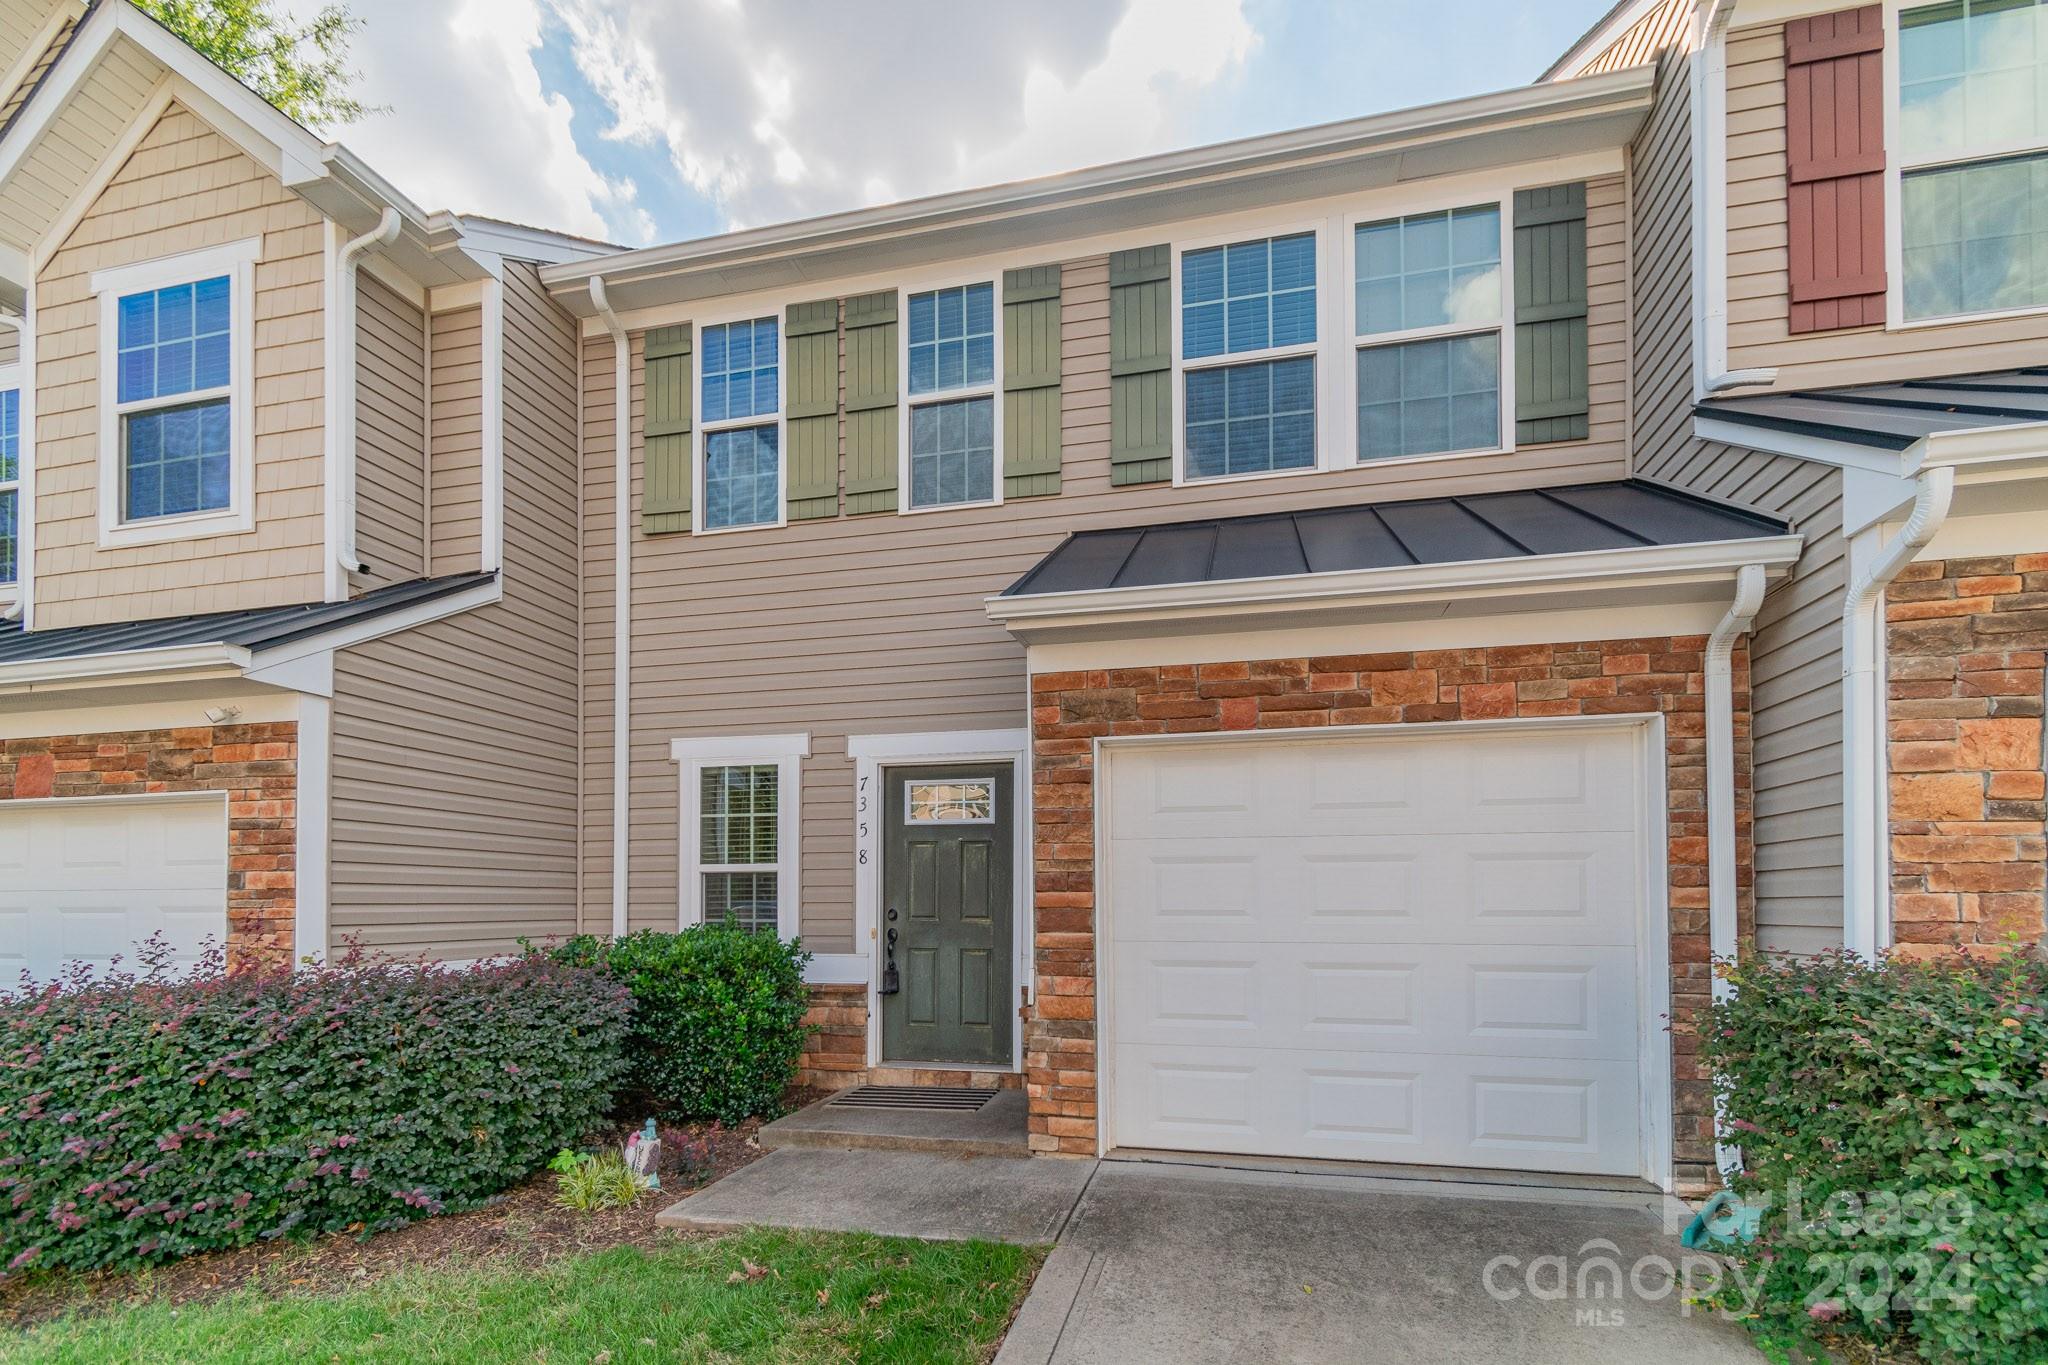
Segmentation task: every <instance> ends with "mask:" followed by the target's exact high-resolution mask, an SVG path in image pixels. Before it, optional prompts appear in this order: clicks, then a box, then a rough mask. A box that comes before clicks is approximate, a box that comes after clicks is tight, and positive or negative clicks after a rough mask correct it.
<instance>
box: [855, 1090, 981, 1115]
mask: <svg viewBox="0 0 2048 1365" xmlns="http://www.w3.org/2000/svg"><path fill="white" fill-rule="evenodd" d="M1001 1093H1002V1092H1001V1091H1000V1090H975V1089H972V1088H970V1087H967V1086H960V1085H857V1086H855V1087H854V1088H853V1089H851V1090H842V1091H840V1092H839V1094H838V1095H836V1096H834V1097H833V1099H832V1103H833V1104H835V1105H838V1104H843V1105H846V1106H847V1107H848V1108H851V1109H926V1110H933V1109H937V1110H948V1111H955V1112H962V1113H972V1112H973V1111H974V1110H976V1109H979V1108H981V1107H982V1106H983V1105H984V1104H987V1103H988V1102H989V1101H990V1100H992V1099H994V1098H995V1097H996V1096H997V1095H999V1094H1001Z"/></svg>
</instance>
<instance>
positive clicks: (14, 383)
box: [0, 363, 29, 606]
mask: <svg viewBox="0 0 2048 1365" xmlns="http://www.w3.org/2000/svg"><path fill="white" fill-rule="evenodd" d="M22 368H23V367H22V366H21V365H20V364H19V363H17V364H13V365H0V393H6V392H8V391H9V390H13V391H14V392H15V394H16V395H17V397H16V399H15V414H16V417H17V419H18V420H19V421H20V423H21V428H20V432H19V435H18V436H17V438H16V440H15V443H14V455H15V462H14V477H13V478H11V479H0V493H13V494H14V577H13V578H11V579H6V580H0V606H12V605H13V604H14V602H15V601H16V600H18V599H19V598H20V596H21V580H22V579H23V578H24V577H26V576H27V570H28V566H27V565H26V564H25V563H24V562H23V561H24V560H26V559H27V557H28V556H27V554H26V553H25V546H26V544H27V539H28V537H27V534H26V524H27V521H28V505H27V499H26V498H25V497H24V496H23V493H22V487H21V474H22V463H23V461H24V459H25V458H26V453H25V452H26V447H27V446H28V416H29V413H28V395H27V394H26V393H25V392H23V390H22V387H21V372H22Z"/></svg>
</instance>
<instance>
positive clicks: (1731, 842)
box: [1705, 564, 1765, 997]
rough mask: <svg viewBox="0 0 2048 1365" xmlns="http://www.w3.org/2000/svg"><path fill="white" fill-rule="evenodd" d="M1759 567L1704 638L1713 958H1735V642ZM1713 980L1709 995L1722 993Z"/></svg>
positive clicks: (1741, 578)
mask: <svg viewBox="0 0 2048 1365" xmlns="http://www.w3.org/2000/svg"><path fill="white" fill-rule="evenodd" d="M1764 579H1765V571H1764V566H1763V565H1761V564H1745V565H1743V566H1742V569H1741V571H1740V572H1739V573H1737V574H1736V576H1735V599H1734V600H1733V601H1732V602H1730V603H1729V604H1728V611H1727V614H1726V615H1724V616H1722V618H1721V621H1720V624H1718V625H1716V626H1715V627H1714V632H1713V634H1712V635H1709V636H1708V637H1707V651H1706V660H1705V672H1706V689H1707V937H1708V940H1709V943H1710V946H1711V947H1712V949H1713V953H1714V956H1715V957H1718V958H1728V957H1733V956H1735V950H1736V941H1735V940H1736V926H1737V916H1736V897H1737V890H1738V888H1737V885H1736V876H1735V642H1736V641H1737V640H1738V639H1740V638H1741V637H1742V636H1744V635H1746V634H1748V633H1749V629H1750V626H1751V625H1752V624H1753V623H1754V622H1755V620H1756V613H1757V608H1759V607H1761V606H1762V605H1763V602H1764ZM1725 993H1726V992H1725V990H1724V985H1723V983H1722V982H1721V981H1720V979H1719V978H1716V979H1715V981H1714V994H1715V995H1716V996H1717V997H1718V996H1721V995H1723V994H1725Z"/></svg>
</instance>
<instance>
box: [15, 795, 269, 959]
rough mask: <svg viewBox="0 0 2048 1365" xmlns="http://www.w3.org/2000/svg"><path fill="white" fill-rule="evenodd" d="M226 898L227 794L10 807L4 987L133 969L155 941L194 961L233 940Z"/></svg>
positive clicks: (102, 799) (66, 802) (25, 804)
mask: <svg viewBox="0 0 2048 1365" xmlns="http://www.w3.org/2000/svg"><path fill="white" fill-rule="evenodd" d="M227 888H228V829H227V803H226V802H225V801H224V800H222V799H221V798H220V797H218V796H206V797H196V798H191V799H185V798H162V799H145V800H138V801H124V800H118V799H109V798H104V797H101V798H86V799H82V800H78V801H58V802H52V803H48V804H41V803H37V804H27V803H23V804H18V805H16V804H10V803H7V802H0V986H4V988H6V989H12V988H13V986H14V985H15V983H16V981H17V980H18V978H19V977H20V974H21V971H22V969H23V968H24V967H25V968H27V969H28V970H29V971H30V972H31V973H33V974H34V975H35V977H36V979H37V980H47V979H48V978H49V977H51V976H54V975H55V974H56V973H57V972H58V971H59V970H61V969H62V967H63V966H64V964H65V963H66V962H69V961H76V960H83V961H87V962H91V963H94V964H96V965H99V966H101V967H104V966H105V965H106V964H107V962H108V961H109V960H110V959H111V958H113V957H114V956H115V955H117V954H118V955H119V956H120V957H121V959H122V967H123V968H124V969H129V968H133V967H134V966H135V965H136V947H137V945H138V944H140V943H141V942H142V941H143V940H145V939H147V938H148V937H149V936H150V935H152V934H156V933H161V934H162V935H163V936H164V939H165V940H166V941H167V942H168V943H169V944H170V946H171V948H172V950H173V953H174V960H175V961H177V962H179V963H190V962H191V961H193V960H194V959H195V958H197V957H198V955H199V952H200V950H201V947H202V944H203V943H204V941H205V940H206V939H208V938H211V939H212V940H213V941H214V942H215V943H221V942H223V941H224V940H225V939H226V938H227V924H228V916H227V904H228V889H227Z"/></svg>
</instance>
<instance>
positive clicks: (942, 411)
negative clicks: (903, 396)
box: [905, 283, 996, 510]
mask: <svg viewBox="0 0 2048 1365" xmlns="http://www.w3.org/2000/svg"><path fill="white" fill-rule="evenodd" d="M908 311H909V314H910V326H909V329H908V332H907V335H906V338H905V358H906V361H907V364H906V369H907V371H908V374H909V383H908V384H907V385H906V387H907V389H908V390H909V395H910V440H909V463H910V470H909V474H910V499H909V504H908V505H909V507H910V508H911V509H912V510H916V509H919V508H925V507H956V506H962V505H967V504H972V503H982V502H993V501H994V500H995V497H996V436H995V432H996V397H995V392H996V391H995V381H996V291H995V285H994V284H993V283H982V284H968V285H960V286H957V287H954V288H950V289H934V290H930V291H927V292H925V293H918V294H912V295H911V296H910V299H909V310H908Z"/></svg>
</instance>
